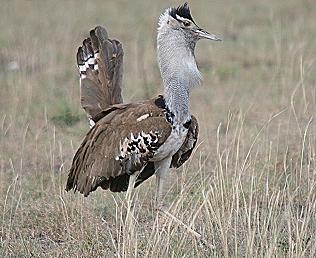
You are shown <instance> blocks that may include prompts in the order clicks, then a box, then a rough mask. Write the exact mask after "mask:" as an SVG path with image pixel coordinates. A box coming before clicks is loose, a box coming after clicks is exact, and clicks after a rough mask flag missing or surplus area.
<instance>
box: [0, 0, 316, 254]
mask: <svg viewBox="0 0 316 258" xmlns="http://www.w3.org/2000/svg"><path fill="white" fill-rule="evenodd" d="M179 4H182V2H178V1H165V0H164V1H145V0H135V1H125V0H117V1H107V0H103V1H101V0H100V1H99V0H94V1H83V0H68V1H66V0H65V1H61V0H59V1H40V0H24V1H20V0H11V1H4V0H0V6H1V8H0V16H1V19H0V28H1V30H0V181H1V184H0V215H1V216H0V223H1V224H0V225H1V228H0V244H1V245H0V256H1V253H2V254H3V256H20V257H24V256H36V257H37V256H38V257H43V256H46V257H47V256H51V257H57V256H60V257H66V256H69V257H73V256H78V257H79V256H85V257H88V256H104V255H108V256H109V257H111V256H115V255H116V256H118V257H132V256H134V255H135V254H138V255H139V256H141V257H142V256H146V255H147V256H149V257H155V256H157V257H168V256H172V255H173V256H174V257H183V256H185V255H186V256H187V257H193V256H195V257H203V256H205V257H208V256H209V255H214V256H223V255H224V256H226V257H229V256H247V255H248V256H250V257H251V256H261V255H263V254H267V253H268V254H269V255H271V256H273V255H281V256H283V255H289V256H292V255H293V256H294V255H297V256H305V255H306V256H310V257H314V256H315V255H316V254H315V246H316V245H315V239H314V235H315V233H316V225H315V221H314V220H313V219H312V218H315V215H316V214H315V213H316V211H315V209H316V208H315V206H316V202H315V199H316V197H315V182H316V171H315V162H316V161H315V152H316V148H315V144H316V135H315V133H316V127H315V122H314V116H315V111H316V87H315V84H316V72H315V71H316V69H315V66H316V64H315V61H316V37H315V35H316V34H315V31H316V19H315V17H316V5H315V2H314V0H301V1H297V0H287V1H283V0H278V1H274V0H265V1H259V0H258V1H254V0H243V1H235V0H225V1H223V0H195V1H190V2H189V5H190V8H191V14H192V16H193V18H194V20H195V22H196V23H197V24H198V25H199V26H201V27H202V28H204V29H205V30H207V31H209V32H212V33H215V34H217V35H219V36H220V37H221V38H222V39H223V41H222V42H209V41H206V40H205V41H200V42H199V43H198V45H197V47H196V58H197V63H198V66H199V69H200V71H201V72H202V74H203V78H204V81H203V85H202V86H201V87H199V88H197V89H195V90H194V91H193V92H192V95H191V110H192V113H193V114H195V115H196V116H197V118H198V120H199V124H200V136H199V144H198V148H197V149H196V151H195V153H194V155H193V157H192V158H191V161H190V162H188V164H186V165H185V166H184V168H181V169H179V170H178V171H177V172H176V171H173V172H172V173H174V174H175V175H176V176H175V179H174V182H172V183H171V190H170V193H171V194H170V197H169V198H170V200H169V203H170V204H172V205H173V207H174V211H175V213H177V214H178V215H179V216H180V217H181V216H182V217H183V220H184V221H189V222H190V223H191V222H192V221H195V222H192V223H193V224H194V225H195V227H196V228H197V229H199V230H200V231H201V232H203V234H205V235H206V236H207V237H208V238H209V239H210V240H211V242H212V243H213V245H215V246H216V248H215V249H214V250H212V251H205V250H204V249H201V248H200V246H199V245H198V243H197V242H196V241H193V240H192V239H191V238H190V236H188V235H187V234H186V233H185V232H183V231H181V230H180V229H178V228H177V227H176V226H175V225H173V224H172V227H171V226H170V227H167V228H168V230H167V229H165V231H163V230H161V228H160V227H158V226H157V227H156V226H155V223H154V221H155V218H156V215H155V214H156V213H155V211H154V209H153V207H152V203H151V200H154V180H151V181H150V182H149V183H146V184H145V185H144V186H143V188H142V189H140V190H139V192H137V199H138V206H137V208H136V210H135V214H136V215H135V218H136V219H135V221H134V222H133V223H134V224H133V223H132V224H128V226H127V224H126V223H127V222H126V220H124V218H123V217H124V215H122V214H124V205H123V204H122V203H123V202H124V200H123V199H124V194H122V195H120V194H118V195H111V194H110V193H105V192H102V191H100V190H99V191H97V192H96V193H95V194H93V195H92V196H91V197H90V198H89V199H83V198H82V197H81V196H79V195H73V194H72V193H69V194H66V193H65V192H64V190H63V189H64V185H65V180H66V177H67V171H68V169H69V167H70V162H71V159H72V156H73V154H74V152H75V150H76V148H77V147H78V146H79V144H80V141H81V140H82V138H83V137H84V135H85V133H86V132H87V131H88V128H89V126H88V123H87V119H86V117H85V114H84V111H83V110H82V109H81V107H80V96H79V94H80V92H79V78H78V72H77V67H76V58H75V56H76V51H77V48H78V46H79V45H80V44H81V42H82V40H83V39H84V38H85V37H86V36H87V35H88V32H89V30H90V29H91V28H94V27H95V26H96V25H103V26H105V27H106V28H107V30H108V32H109V35H110V37H111V38H115V39H118V40H119V41H121V42H122V44H123V49H124V52H125V56H124V89H123V95H124V101H125V102H131V101H137V100H142V99H146V98H150V97H153V96H155V95H157V94H160V93H162V92H163V88H162V83H161V80H160V74H159V70H158V66H157V62H156V31H157V22H158V17H159V15H160V13H162V12H163V11H164V10H165V9H166V8H168V7H170V6H177V5H179ZM146 196H149V197H148V198H146ZM118 203H121V204H118ZM205 203H208V204H207V205H206V204H205ZM120 205H121V206H120ZM119 209H122V210H119ZM118 210H119V211H120V212H118ZM121 213H122V214H121ZM118 214H121V215H118ZM193 218H194V219H193ZM156 219H157V218H156ZM129 223H131V222H129ZM135 223H136V226H135ZM170 223H171V222H170ZM126 228H127V229H126ZM170 228H171V229H170ZM123 229H124V230H123ZM129 230H131V231H129ZM126 232H128V234H127V233H126ZM152 232H155V234H153V233H152ZM192 241H193V242H192ZM78 246H80V247H78ZM122 246H123V247H122Z"/></svg>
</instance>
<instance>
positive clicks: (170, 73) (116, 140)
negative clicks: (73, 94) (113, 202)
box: [66, 3, 220, 209]
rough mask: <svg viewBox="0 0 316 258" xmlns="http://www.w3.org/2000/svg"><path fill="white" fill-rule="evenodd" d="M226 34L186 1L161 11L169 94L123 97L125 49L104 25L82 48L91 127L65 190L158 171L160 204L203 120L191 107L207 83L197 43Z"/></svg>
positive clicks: (124, 181)
mask: <svg viewBox="0 0 316 258" xmlns="http://www.w3.org/2000/svg"><path fill="white" fill-rule="evenodd" d="M203 38H205V39H210V40H220V39H219V38H218V37H217V36H216V35H214V34H210V33H208V32H206V31H205V30H203V29H201V28H200V27H199V26H197V25H196V23H195V22H194V20H193V18H192V16H191V14H190V9H189V6H188V4H187V3H185V4H184V5H182V6H179V7H178V8H169V9H167V10H166V11H165V12H164V13H162V14H161V16H160V18H159V25H158V36H157V56H158V64H159V69H160V72H161V77H162V81H163V85H164V94H163V95H160V96H158V97H156V98H153V99H150V100H146V101H142V102H138V103H127V104H125V103H123V99H122V96H121V84H122V62H123V49H122V45H121V43H120V42H119V41H117V40H111V39H109V38H108V34H107V31H106V30H105V29H104V28H102V27H100V26H98V27H96V28H95V29H93V30H91V31H90V37H89V38H87V39H85V40H84V41H83V45H82V46H81V47H79V49H78V53H77V63H78V68H79V72H80V85H81V105H82V107H83V108H84V110H85V111H86V113H87V115H88V117H89V119H90V122H91V126H92V127H91V129H90V131H89V132H88V133H87V135H86V137H85V138H84V140H83V142H82V143H81V145H80V147H79V149H78V150H77V152H76V154H75V156H74V158H73V162H72V166H71V169H70V172H69V176H68V181H67V185H66V190H67V191H69V190H70V189H74V190H75V191H76V190H78V191H79V192H80V193H83V194H84V195H85V196H88V195H89V193H90V192H92V191H94V190H96V189H97V188H98V187H101V188H103V189H109V190H110V191H112V192H121V191H126V190H127V189H128V187H137V186H138V185H139V184H141V183H142V182H144V181H145V180H146V179H148V178H149V177H151V176H152V175H154V174H155V176H156V178H157V195H156V198H157V200H156V202H157V208H158V209H161V208H162V207H163V199H164V196H165V192H166V190H165V185H166V181H167V180H168V171H169V168H170V167H175V168H178V167H180V166H181V165H182V164H183V163H184V162H185V161H186V160H187V159H188V158H189V156H190V155H191V152H192V150H193V148H194V147H195V144H196V141H197V136H198V123H197V120H196V118H195V117H194V116H193V115H191V114H190V111H189V93H190V91H191V89H193V88H194V87H195V86H197V85H199V84H200V83H201V74H200V72H199V70H198V67H197V64H196V61H195V55H194V49H195V45H196V43H197V41H198V40H200V39H203Z"/></svg>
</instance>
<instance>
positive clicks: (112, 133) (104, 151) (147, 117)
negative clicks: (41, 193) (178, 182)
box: [66, 100, 171, 196]
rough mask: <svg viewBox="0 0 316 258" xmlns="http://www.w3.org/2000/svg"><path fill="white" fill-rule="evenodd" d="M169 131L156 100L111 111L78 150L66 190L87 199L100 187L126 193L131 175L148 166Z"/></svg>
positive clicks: (169, 127)
mask: <svg viewBox="0 0 316 258" xmlns="http://www.w3.org/2000/svg"><path fill="white" fill-rule="evenodd" d="M170 132H171V125H170V124H169V123H168V122H167V120H166V118H165V113H164V109H161V108H159V107H157V106H156V105H155V100H149V101H146V102H143V103H138V104H129V105H118V106H117V108H116V109H113V108H112V111H110V112H109V113H108V114H106V116H104V117H103V118H101V119H100V120H99V121H98V122H97V123H96V124H95V126H94V127H93V128H91V130H90V131H89V132H88V134H87V135H86V137H85V139H84V140H83V142H82V144H81V146H80V147H79V149H78V151H77V153H76V155H75V157H74V159H73V163H72V167H71V169H70V173H69V176H68V181H67V186H66V190H70V189H72V188H73V189H75V190H78V191H79V192H81V193H83V194H84V195H85V196H87V195H88V194H89V193H90V192H91V191H94V190H95V189H96V188H97V187H98V186H101V187H102V188H104V189H110V190H111V191H115V192H117V191H124V190H126V189H127V186H128V180H129V175H130V174H132V173H134V172H135V171H139V170H141V169H142V168H143V167H145V166H146V164H147V163H148V160H149V159H150V158H151V157H153V155H154V153H155V151H156V150H157V149H158V148H159V146H161V145H162V144H163V143H164V142H165V140H166V139H167V138H168V136H169V135H170ZM131 134H132V135H131Z"/></svg>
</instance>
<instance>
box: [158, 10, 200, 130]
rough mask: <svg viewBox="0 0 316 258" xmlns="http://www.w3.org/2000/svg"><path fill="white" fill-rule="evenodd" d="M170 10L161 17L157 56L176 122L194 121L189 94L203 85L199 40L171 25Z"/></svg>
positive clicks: (166, 94)
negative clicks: (197, 53) (197, 56)
mask: <svg viewBox="0 0 316 258" xmlns="http://www.w3.org/2000/svg"><path fill="white" fill-rule="evenodd" d="M169 12H170V10H169V9H168V10H166V12H165V13H163V14H162V15H161V16H160V20H159V28H158V36H157V48H158V50H157V55H158V64H159V68H160V73H161V77H162V80H163V84H164V98H165V101H166V104H167V106H168V108H169V110H170V111H171V112H172V113H174V115H175V121H174V122H176V123H181V124H182V123H185V122H187V121H188V120H190V118H191V115H190V111H189V93H190V90H191V89H192V88H193V87H194V86H197V85H199V84H200V83H201V74H200V72H199V70H198V68H197V65H196V62H195V56H194V49H195V44H196V41H195V40H193V39H191V38H188V37H186V36H185V34H184V33H183V32H182V31H181V30H176V29H173V28H171V27H170V26H169V24H168V19H169V17H170V14H169Z"/></svg>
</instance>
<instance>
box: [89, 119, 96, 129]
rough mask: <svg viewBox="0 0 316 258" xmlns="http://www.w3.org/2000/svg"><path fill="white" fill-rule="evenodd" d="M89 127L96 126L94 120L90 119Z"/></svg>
mask: <svg viewBox="0 0 316 258" xmlns="http://www.w3.org/2000/svg"><path fill="white" fill-rule="evenodd" d="M89 125H90V128H92V127H93V126H94V125H95V122H94V121H93V120H92V119H89Z"/></svg>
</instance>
